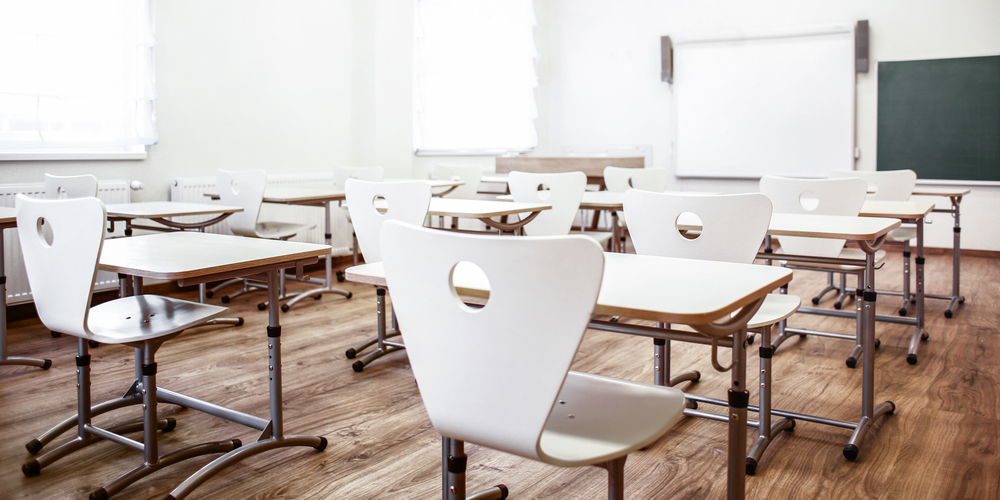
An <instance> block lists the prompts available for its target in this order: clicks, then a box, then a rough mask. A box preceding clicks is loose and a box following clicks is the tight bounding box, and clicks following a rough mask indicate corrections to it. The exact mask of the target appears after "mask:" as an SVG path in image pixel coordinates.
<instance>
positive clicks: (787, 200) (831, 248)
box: [760, 176, 868, 257]
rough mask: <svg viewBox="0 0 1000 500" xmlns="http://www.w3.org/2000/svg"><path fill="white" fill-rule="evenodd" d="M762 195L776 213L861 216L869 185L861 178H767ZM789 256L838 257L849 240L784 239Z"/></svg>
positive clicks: (761, 183)
mask: <svg viewBox="0 0 1000 500" xmlns="http://www.w3.org/2000/svg"><path fill="white" fill-rule="evenodd" d="M760 192H761V193H764V195H765V196H767V197H768V198H770V199H771V205H772V206H773V208H774V213H788V214H815V215H850V216H857V215H858V213H859V212H860V211H861V205H862V204H864V202H865V196H866V195H867V192H868V184H867V183H866V182H865V181H864V180H862V179H859V178H857V177H847V178H843V179H794V178H790V177H777V176H764V177H762V178H761V179H760ZM779 241H780V242H781V248H782V251H783V252H785V253H788V254H799V255H813V256H818V257H837V256H838V255H840V251H841V250H842V249H843V248H844V243H845V240H837V239H831V238H802V237H796V236H781V237H779Z"/></svg>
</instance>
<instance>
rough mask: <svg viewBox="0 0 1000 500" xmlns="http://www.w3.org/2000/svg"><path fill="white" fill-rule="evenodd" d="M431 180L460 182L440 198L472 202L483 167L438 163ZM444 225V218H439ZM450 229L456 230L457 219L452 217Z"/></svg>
mask: <svg viewBox="0 0 1000 500" xmlns="http://www.w3.org/2000/svg"><path fill="white" fill-rule="evenodd" d="M431 178H432V179H437V180H444V181H448V180H455V181H462V184H461V185H460V186H456V187H455V189H452V190H451V191H449V192H448V193H447V194H445V195H443V196H442V198H456V199H462V200H472V199H475V198H476V193H478V192H479V184H480V183H481V182H482V180H483V166H482V165H478V164H469V165H447V164H443V163H440V164H438V165H436V166H435V167H434V172H433V175H432V176H431ZM441 219H442V220H441V223H442V224H444V217H441ZM451 228H452V229H457V228H458V218H457V217H452V219H451Z"/></svg>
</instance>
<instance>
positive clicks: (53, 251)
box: [15, 194, 240, 498]
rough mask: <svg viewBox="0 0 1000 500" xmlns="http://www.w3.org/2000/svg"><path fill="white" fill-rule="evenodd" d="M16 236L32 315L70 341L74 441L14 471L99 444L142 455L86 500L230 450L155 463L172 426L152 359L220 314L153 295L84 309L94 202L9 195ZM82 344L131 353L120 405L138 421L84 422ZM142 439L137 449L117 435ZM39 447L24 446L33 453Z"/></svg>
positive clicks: (101, 222)
mask: <svg viewBox="0 0 1000 500" xmlns="http://www.w3.org/2000/svg"><path fill="white" fill-rule="evenodd" d="M15 205H16V207H17V232H18V237H19V239H20V242H21V249H22V252H23V255H24V268H25V271H26V273H27V276H28V282H29V284H30V285H31V291H32V295H33V297H34V302H35V308H36V310H37V311H38V317H39V319H40V320H41V321H42V323H43V324H44V325H45V326H46V327H47V328H49V329H51V330H53V331H58V332H62V333H65V334H67V335H73V336H75V337H78V339H79V341H78V343H77V346H78V347H77V349H78V355H77V357H76V365H77V370H76V372H77V408H78V411H79V413H78V415H77V418H76V421H77V425H76V427H77V435H76V437H75V438H74V439H72V440H71V441H69V442H67V443H65V444H63V445H61V446H59V447H57V448H55V449H53V450H51V451H49V452H48V453H46V454H44V455H42V456H39V457H36V458H32V459H29V460H28V461H27V462H25V463H24V464H23V466H22V467H21V470H22V472H23V473H24V475H25V476H28V477H32V476H37V475H39V474H40V473H41V470H42V469H43V468H44V467H46V466H48V465H50V464H52V463H53V462H55V461H56V460H58V459H60V458H62V457H64V456H66V455H68V454H69V453H72V452H74V451H76V450H79V449H81V448H83V447H85V446H88V445H90V444H92V443H95V442H97V441H99V440H101V439H107V440H110V441H115V442H118V443H121V444H125V445H127V446H129V447H131V448H134V449H137V450H139V451H142V453H143V460H142V463H141V464H140V465H138V466H137V467H136V468H135V469H133V470H132V471H130V472H127V473H126V474H124V475H122V476H120V477H119V478H117V479H115V480H113V481H112V482H110V483H108V484H107V485H105V486H103V487H101V488H98V489H97V490H95V491H94V492H92V493H91V496H90V498H108V497H109V496H111V495H114V494H115V493H116V492H118V491H120V490H121V489H122V488H125V487H126V486H128V485H129V484H132V483H133V482H135V481H137V480H139V479H141V478H143V477H145V476H147V475H149V474H151V473H153V472H155V471H157V470H159V469H161V468H164V467H166V466H168V465H171V464H173V463H175V462H177V461H180V460H183V459H187V458H191V457H195V456H200V455H205V454H211V453H225V452H228V451H231V450H233V449H234V448H238V447H239V446H240V441H239V440H235V439H233V440H228V441H221V442H215V443H205V444H201V445H196V446H192V447H188V448H184V449H180V450H176V451H173V452H171V453H167V454H163V455H161V454H160V453H159V448H158V445H157V435H156V432H157V430H162V431H164V432H166V431H169V430H171V429H173V427H174V425H175V422H174V420H173V419H160V418H158V417H157V413H156V407H157V397H156V372H157V370H156V366H157V365H156V351H157V350H158V349H159V348H160V345H162V344H163V342H165V341H167V340H171V339H173V338H175V337H177V336H178V335H180V333H181V332H183V331H184V330H186V329H188V328H191V327H195V326H200V325H204V324H206V323H208V322H209V321H210V320H212V319H213V318H216V317H218V316H220V315H222V314H223V313H225V312H226V310H227V308H225V307H220V306H213V305H207V304H199V303H197V302H189V301H185V300H178V299H173V298H170V297H161V296H157V295H136V296H131V297H123V298H119V299H115V300H112V301H110V302H105V303H102V304H99V305H96V306H93V307H91V299H92V295H93V287H94V280H95V276H96V274H97V263H98V260H99V258H100V255H101V248H102V245H103V242H104V228H105V226H106V224H107V215H106V212H105V209H104V204H103V203H102V202H101V201H100V200H98V199H97V198H93V197H87V198H74V199H65V200H39V199H32V198H29V197H27V196H24V195H20V194H19V195H17V198H16V200H15ZM43 221H44V222H45V225H47V226H50V227H51V229H52V237H51V239H49V238H47V236H46V234H45V233H43V232H42V231H40V227H41V223H42V222H43ZM88 341H96V342H100V343H102V344H120V345H123V346H128V347H132V348H134V351H135V365H136V384H135V386H134V387H133V390H130V391H129V394H128V395H127V396H126V397H131V398H132V399H133V400H134V401H135V403H134V404H139V403H140V402H141V404H142V421H141V422H139V423H134V424H125V425H122V426H117V427H110V428H107V429H103V428H98V427H96V426H95V425H94V424H93V423H92V422H91V416H92V413H91V394H90V388H91V378H90V353H89V347H88ZM137 431H142V434H143V437H142V442H141V443H140V442H136V441H134V440H132V439H129V438H126V437H124V436H122V435H121V434H124V433H129V432H137ZM43 446H44V444H43V443H42V442H40V441H39V440H37V439H36V440H33V441H32V442H30V443H28V444H27V448H28V450H29V451H30V452H31V453H32V454H35V453H38V452H39V451H41V448H42V447H43Z"/></svg>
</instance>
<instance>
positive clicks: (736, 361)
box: [727, 326, 750, 500]
mask: <svg viewBox="0 0 1000 500" xmlns="http://www.w3.org/2000/svg"><path fill="white" fill-rule="evenodd" d="M746 380H747V329H746V326H744V327H743V328H741V329H739V330H738V331H737V332H736V333H734V334H733V368H732V386H731V387H730V388H729V466H728V470H729V472H728V480H729V482H728V495H727V498H728V499H730V500H742V499H743V498H745V497H746V479H747V478H746V456H747V423H746V422H747V406H749V403H750V392H748V391H747V388H746Z"/></svg>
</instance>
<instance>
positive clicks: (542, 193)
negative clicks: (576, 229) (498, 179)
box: [507, 172, 587, 236]
mask: <svg viewBox="0 0 1000 500" xmlns="http://www.w3.org/2000/svg"><path fill="white" fill-rule="evenodd" d="M507 186H508V188H510V194H511V196H513V197H514V201H516V202H520V203H547V204H549V205H552V208H551V209H549V210H542V211H541V212H540V213H539V214H538V215H537V216H535V218H534V219H532V221H531V222H529V223H527V224H526V225H525V226H524V233H525V234H527V235H528V236H558V235H564V234H569V230H570V228H571V227H573V218H574V217H576V212H577V210H579V209H580V200H581V199H583V192H584V190H586V189H587V175H586V174H584V173H583V172H560V173H551V174H537V173H529V172H511V173H510V174H509V175H508V176H507Z"/></svg>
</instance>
